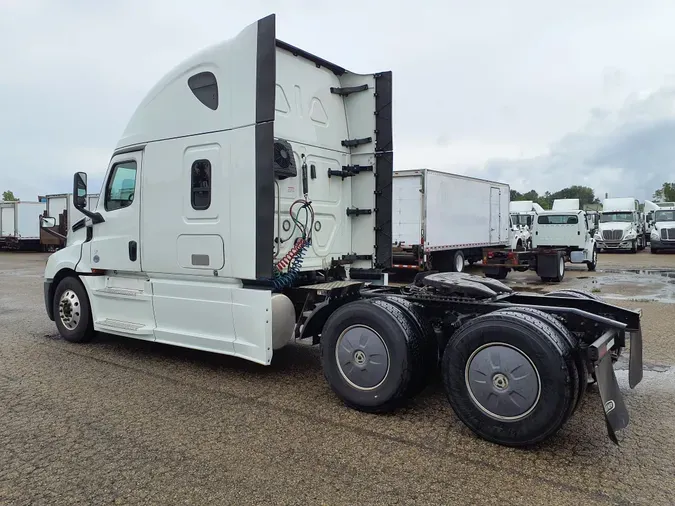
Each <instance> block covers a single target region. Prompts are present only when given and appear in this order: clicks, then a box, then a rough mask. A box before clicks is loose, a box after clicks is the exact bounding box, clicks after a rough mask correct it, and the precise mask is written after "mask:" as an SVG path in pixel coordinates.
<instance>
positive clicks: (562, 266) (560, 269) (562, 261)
mask: <svg viewBox="0 0 675 506" xmlns="http://www.w3.org/2000/svg"><path fill="white" fill-rule="evenodd" d="M563 272H565V259H564V258H563V257H560V261H559V262H558V274H560V275H561V276H562V275H563Z"/></svg>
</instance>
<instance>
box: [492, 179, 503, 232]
mask: <svg viewBox="0 0 675 506" xmlns="http://www.w3.org/2000/svg"><path fill="white" fill-rule="evenodd" d="M501 195H502V191H501V189H500V188H498V187H496V186H492V187H490V243H491V244H494V243H496V242H499V241H500V240H501V227H500V224H501V206H500V201H501Z"/></svg>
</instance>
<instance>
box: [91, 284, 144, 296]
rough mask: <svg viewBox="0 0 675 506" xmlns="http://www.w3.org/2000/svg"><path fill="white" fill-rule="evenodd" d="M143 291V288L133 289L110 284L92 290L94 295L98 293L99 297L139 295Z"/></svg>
mask: <svg viewBox="0 0 675 506" xmlns="http://www.w3.org/2000/svg"><path fill="white" fill-rule="evenodd" d="M144 293H145V292H144V291H143V290H134V289H133V288H117V287H112V286H106V287H105V288H100V289H98V290H94V295H99V296H101V297H132V298H134V297H140V296H142V295H143V294H144Z"/></svg>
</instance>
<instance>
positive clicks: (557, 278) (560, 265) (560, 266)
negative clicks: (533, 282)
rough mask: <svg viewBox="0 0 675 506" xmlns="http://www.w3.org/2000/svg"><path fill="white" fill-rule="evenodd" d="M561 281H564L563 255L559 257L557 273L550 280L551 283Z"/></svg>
mask: <svg viewBox="0 0 675 506" xmlns="http://www.w3.org/2000/svg"><path fill="white" fill-rule="evenodd" d="M563 279H565V257H564V256H563V255H559V256H558V272H557V273H556V275H555V277H553V278H551V281H555V282H556V283H560V282H561V281H562V280H563Z"/></svg>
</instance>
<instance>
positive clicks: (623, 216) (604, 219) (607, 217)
mask: <svg viewBox="0 0 675 506" xmlns="http://www.w3.org/2000/svg"><path fill="white" fill-rule="evenodd" d="M613 221H628V222H630V221H633V213H602V214H601V215H600V223H610V222H613Z"/></svg>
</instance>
